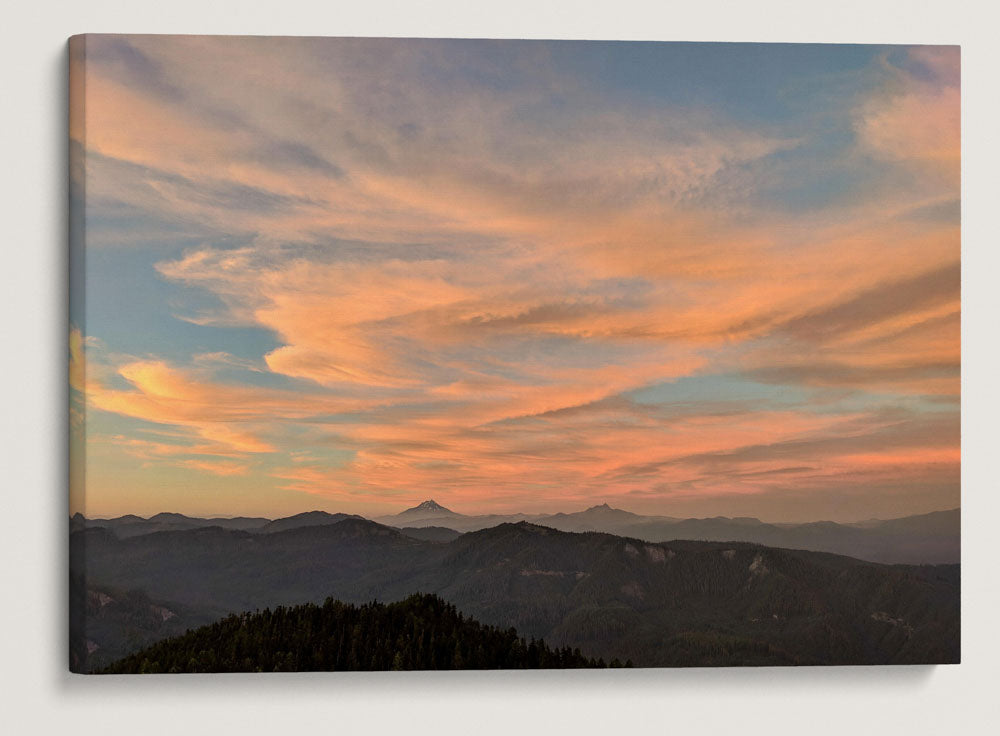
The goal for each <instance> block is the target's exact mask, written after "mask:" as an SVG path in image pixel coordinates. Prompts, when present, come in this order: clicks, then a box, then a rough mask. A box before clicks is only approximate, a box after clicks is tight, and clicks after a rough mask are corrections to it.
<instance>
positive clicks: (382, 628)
mask: <svg viewBox="0 0 1000 736" xmlns="http://www.w3.org/2000/svg"><path fill="white" fill-rule="evenodd" d="M605 666H606V664H605V663H604V661H603V660H594V659H589V658H587V657H584V656H582V655H581V654H580V650H578V649H577V650H575V651H574V650H571V649H570V648H569V647H563V648H562V649H550V648H549V647H548V646H546V645H545V643H544V642H542V641H530V642H528V641H525V640H524V639H522V638H520V637H519V636H518V634H517V631H516V630H514V629H512V628H511V629H500V628H497V627H494V626H485V625H483V624H481V623H479V622H478V621H475V620H474V619H471V618H466V617H464V616H463V615H462V614H461V613H459V612H458V611H457V610H456V608H455V606H453V605H451V604H449V603H447V602H445V601H443V600H442V599H440V598H438V597H437V596H435V595H422V594H417V595H412V596H410V597H409V598H407V599H406V600H403V601H399V602H397V603H389V604H383V603H368V604H365V605H361V606H356V605H350V604H345V603H341V602H340V601H335V600H333V599H332V598H328V599H327V600H326V602H325V603H323V605H321V606H317V605H314V604H311V603H310V604H305V605H301V606H293V607H290V608H286V607H284V606H279V607H278V608H276V609H274V610H273V611H272V610H270V609H267V610H264V611H257V612H255V613H243V614H237V615H233V616H228V617H226V618H224V619H222V620H221V621H218V622H216V623H214V624H211V625H209V626H203V627H201V628H199V629H196V630H194V631H188V632H187V633H186V634H184V635H183V636H179V637H175V638H172V639H167V640H165V641H162V642H160V643H158V644H155V645H154V646H151V647H149V648H148V649H144V650H142V651H140V652H137V653H135V654H132V655H130V656H128V657H125V658H124V659H121V660H119V661H118V662H115V663H114V664H112V665H110V666H109V667H107V668H106V669H104V670H101V671H102V672H103V673H106V674H127V673H154V672H301V671H304V670H310V671H340V670H451V669H538V668H579V667H605ZM611 666H613V667H614V666H620V664H619V662H617V661H613V662H612V664H611Z"/></svg>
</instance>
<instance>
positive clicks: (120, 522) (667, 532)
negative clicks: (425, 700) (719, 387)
mask: <svg viewBox="0 0 1000 736" xmlns="http://www.w3.org/2000/svg"><path fill="white" fill-rule="evenodd" d="M348 518H354V519H361V518H363V517H361V516H358V515H353V514H331V513H327V512H325V511H309V512H306V513H303V514H297V515H295V516H290V517H287V518H282V519H275V520H273V521H272V520H271V519H265V518H251V517H238V518H231V519H223V518H218V519H204V518H195V517H188V516H183V515H181V514H174V513H162V514H157V515H156V516H153V517H150V518H149V519H143V518H142V517H139V516H134V515H128V516H121V517H118V518H114V519H86V518H84V517H83V516H82V515H80V514H77V515H75V516H74V517H72V519H71V520H70V523H71V529H82V528H85V527H87V528H89V527H97V526H100V527H105V528H108V529H111V530H112V531H114V533H115V535H116V536H118V537H119V538H126V537H133V536H139V535H142V534H150V533H153V532H159V531H183V530H189V529H198V528H207V527H212V526H216V527H221V528H224V529H233V530H242V531H247V532H252V533H260V534H270V533H274V532H277V531H285V530H289V529H295V528H300V527H308V526H323V525H328V524H334V523H337V522H339V521H342V520H344V519H348ZM373 521H376V522H377V523H380V524H382V525H384V526H389V527H392V528H396V529H400V530H401V531H402V532H403V533H404V534H405V535H407V536H411V537H414V538H418V539H424V540H432V541H450V540H451V539H454V538H456V537H458V536H459V535H460V534H463V533H467V532H472V531H479V530H482V529H487V528H490V527H495V526H497V525H499V524H505V523H517V522H522V521H526V522H530V523H532V524H537V525H540V526H546V527H550V528H552V529H558V530H560V531H568V532H588V531H596V532H605V533H608V534H615V535H619V536H628V537H634V538H636V539H641V540H643V541H646V542H666V541H672V540H675V539H689V540H703V541H738V542H752V543H756V544H764V545H768V546H773V547H786V548H791V549H804V550H812V551H817V552H832V553H835V554H846V555H850V556H852V557H857V558H860V559H864V560H869V561H872V562H884V563H900V564H938V563H957V562H959V560H960V556H961V543H960V537H961V512H960V510H959V509H952V510H949V511H936V512H932V513H929V514H921V515H918V516H907V517H903V518H898V519H889V520H877V519H873V520H868V521H863V522H857V523H853V524H844V523H835V522H832V521H816V522H809V523H801V524H788V523H767V522H763V521H760V520H759V519H756V518H750V517H737V518H729V517H724V516H717V517H712V518H701V519H696V518H689V519H682V518H675V517H670V516H644V515H640V514H634V513H632V512H629V511H624V510H622V509H616V508H612V507H610V506H608V505H607V504H601V505H599V506H592V507H590V508H588V509H586V510H584V511H578V512H571V513H555V514H535V515H529V514H508V515H498V514H489V515H465V514H460V513H456V512H455V511H452V510H450V509H447V508H445V507H444V506H441V505H440V504H438V503H436V502H435V501H433V500H429V501H424V502H423V503H421V504H419V505H418V506H415V507H413V508H410V509H406V510H405V511H402V512H400V513H398V514H394V515H389V516H381V517H375V518H374V519H373Z"/></svg>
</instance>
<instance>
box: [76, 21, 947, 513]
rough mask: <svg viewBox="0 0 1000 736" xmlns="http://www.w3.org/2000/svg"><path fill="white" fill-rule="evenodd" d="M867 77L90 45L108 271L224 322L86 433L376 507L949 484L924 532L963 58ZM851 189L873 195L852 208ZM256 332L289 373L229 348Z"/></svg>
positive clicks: (140, 382)
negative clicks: (689, 74) (747, 99)
mask: <svg viewBox="0 0 1000 736" xmlns="http://www.w3.org/2000/svg"><path fill="white" fill-rule="evenodd" d="M627 46H628V45H623V46H622V47H619V48H618V49H617V50H615V52H614V53H621V54H625V55H627V54H628V53H629V52H628V49H627ZM844 53H845V55H846V54H849V53H857V51H856V50H855V51H850V50H846V49H845V51H844ZM870 56H871V58H870V60H869V61H868V63H866V64H854V65H853V66H851V65H850V64H845V71H843V76H844V80H847V81H842V82H841V83H840V85H839V86H837V87H831V92H830V95H831V99H830V100H828V101H826V102H825V103H824V106H823V107H822V109H816V110H812V109H809V110H805V111H803V110H802V109H799V108H797V107H796V105H797V104H799V105H800V106H801V105H802V104H804V103H802V102H801V101H800V100H798V98H796V95H797V94H799V95H802V94H804V93H803V92H802V90H806V89H808V88H809V82H810V80H809V79H800V78H798V77H795V74H796V71H795V70H794V69H792V68H789V69H787V70H786V71H784V72H782V74H778V75H777V76H776V78H775V80H774V82H775V89H781V90H784V92H782V93H781V94H775V96H774V99H773V100H772V101H771V102H770V104H771V107H772V109H769V110H767V111H766V113H767V114H762V113H761V112H760V110H759V109H757V108H753V110H752V112H748V111H747V110H746V109H744V108H741V107H739V105H737V104H736V103H732V104H720V103H718V102H717V100H718V99H719V98H720V96H714V95H711V94H707V92H709V91H711V90H709V89H708V88H706V89H705V90H703V91H702V92H701V93H700V92H699V90H698V89H695V90H693V91H692V90H689V89H685V88H684V87H683V84H682V83H681V82H678V81H672V82H669V84H668V82H666V81H662V82H661V81H657V79H656V78H654V77H655V75H654V76H650V75H652V74H653V72H652V71H650V70H646V71H632V72H629V74H632V75H638V77H642V78H635V79H633V78H632V77H629V78H628V79H629V80H630V83H628V84H623V83H621V80H620V79H616V80H615V81H616V84H611V83H610V80H609V79H603V78H601V77H600V76H599V75H595V72H593V70H590V71H588V72H587V73H584V72H583V71H582V70H583V69H585V68H588V69H589V67H586V65H585V64H579V63H569V62H568V61H567V59H572V58H574V57H573V56H572V53H570V52H569V47H563V46H558V45H551V44H548V45H547V44H533V43H519V44H504V43H493V42H477V43H470V42H432V41H426V42H424V41H406V42H400V41H396V42H393V41H388V40H372V39H337V40H327V41H323V40H317V39H221V38H216V39H199V38H188V37H142V36H136V37H127V38H120V37H119V38H110V37H94V38H93V40H92V41H88V51H87V58H88V66H87V78H86V80H87V89H88V97H87V99H88V105H87V110H86V135H85V136H84V134H83V132H82V131H75V132H74V135H75V136H76V137H77V140H78V142H79V144H80V145H81V146H84V147H85V153H83V154H81V155H82V156H84V157H85V158H86V162H87V165H86V171H87V181H86V184H87V186H86V192H87V197H88V201H89V202H90V204H91V205H92V209H93V213H94V216H93V218H92V222H93V223H94V230H93V233H94V235H95V237H94V241H93V247H94V248H95V249H101V248H105V249H108V250H113V249H115V248H117V249H120V250H121V251H123V252H127V251H128V250H129V249H130V248H133V249H138V248H160V249H162V250H163V255H162V256H157V257H151V258H150V259H149V263H150V264H155V265H151V266H150V267H149V269H148V276H147V278H149V279H150V280H151V283H155V285H156V287H157V288H158V289H162V288H170V289H175V290H178V291H176V292H173V293H175V294H179V295H191V294H200V295H208V296H210V297H211V301H210V302H209V306H205V302H204V301H199V302H198V304H197V306H196V307H192V308H184V307H177V306H172V307H171V308H172V310H173V312H174V313H175V315H176V316H177V317H178V318H179V319H181V320H184V323H185V324H186V325H188V326H189V328H190V329H191V330H193V331H194V332H192V333H191V334H197V335H198V336H199V337H198V339H197V340H195V339H194V338H190V340H191V345H192V347H191V349H190V350H189V351H188V354H187V355H186V356H185V355H182V356H179V357H178V356H177V355H173V357H171V358H170V359H167V358H164V357H163V356H157V355H146V356H142V357H138V358H137V357H135V356H134V355H131V354H130V353H129V347H128V346H127V345H123V346H116V349H117V350H119V351H120V353H121V355H122V356H123V357H121V358H117V359H114V360H110V361H109V362H108V364H107V365H105V366H103V368H102V369H101V371H98V373H99V374H100V375H98V374H95V378H94V381H93V383H91V384H89V385H88V391H87V393H88V399H89V401H90V403H91V406H93V407H94V408H96V409H98V410H100V411H101V412H104V413H105V414H107V415H114V416H117V417H121V418H125V419H128V420H130V421H139V422H145V423H152V424H154V425H157V426H160V427H168V428H173V429H174V430H176V431H177V432H179V433H180V434H181V438H170V439H169V440H168V441H166V442H164V443H161V444H163V445H164V447H166V448H167V449H163V448H161V450H160V451H156V450H154V449H152V448H151V447H145V449H142V452H145V453H146V454H147V455H148V456H149V457H151V458H154V461H155V458H156V457H161V458H166V457H169V458H170V462H182V463H184V464H185V465H186V467H188V469H190V470H192V471H201V472H204V473H208V474H209V475H216V476H225V475H234V476H238V475H241V474H243V473H250V474H252V473H254V472H257V471H255V470H253V469H252V467H251V465H252V464H251V463H250V462H249V460H250V459H251V458H257V459H260V460H261V462H263V463H264V465H265V466H266V468H265V469H264V470H263V471H261V472H263V473H264V474H265V475H266V477H267V478H269V479H271V481H273V482H274V484H275V486H274V487H275V491H276V493H287V492H293V493H298V492H301V493H308V494H312V497H313V498H315V497H317V496H318V497H325V498H329V499H331V502H333V500H337V501H338V502H344V503H349V504H354V506H353V507H354V508H362V507H366V504H367V507H371V508H375V507H378V505H379V504H380V503H382V502H383V501H388V500H391V501H393V502H394V501H395V499H407V500H412V499H419V498H420V497H422V496H424V495H428V494H433V495H434V496H435V497H436V498H439V500H442V501H450V502H452V503H455V504H458V505H470V506H480V507H487V506H488V507H491V508H497V509H501V508H512V507H514V506H516V505H517V504H519V503H527V504H529V505H532V504H534V505H539V504H542V505H545V504H547V505H548V506H549V507H554V506H558V505H560V503H561V502H562V501H564V500H567V499H569V500H573V501H576V500H580V501H587V500H597V499H604V498H622V499H631V500H632V502H634V503H639V504H646V505H647V508H651V509H652V508H657V507H656V503H657V499H660V500H662V501H663V502H667V501H670V500H671V499H676V498H678V495H677V494H678V492H679V489H688V490H687V491H685V493H687V492H690V493H697V494H701V496H702V497H703V498H705V499H709V498H721V497H727V496H734V495H749V496H753V495H758V496H762V497H763V496H767V497H769V498H771V497H774V498H777V497H779V496H781V495H782V494H784V493H787V492H790V490H789V489H792V488H793V487H799V488H806V487H809V488H815V489H817V490H816V493H817V494H822V493H824V492H826V493H828V494H830V497H833V496H836V495H837V494H841V495H843V493H845V491H844V490H843V488H844V486H842V485H837V483H840V482H841V480H843V479H844V478H847V477H849V476H850V475H851V474H852V473H854V474H855V476H856V477H857V478H859V479H862V480H861V481H859V482H865V483H871V487H872V488H875V487H882V486H880V485H879V484H880V483H881V484H883V485H884V483H885V482H886V479H890V480H891V478H892V477H893V476H892V473H896V475H895V476H894V477H895V478H896V479H897V480H898V479H899V478H903V477H908V478H909V477H916V474H917V469H920V468H923V469H924V471H927V472H931V470H928V469H929V468H932V466H933V468H936V469H938V470H940V472H938V470H934V472H933V473H932V475H933V476H934V477H935V478H939V479H940V480H941V482H940V490H939V492H938V493H937V495H936V496H934V495H933V493H931V492H930V491H928V494H930V495H928V496H927V497H926V498H924V500H922V501H921V503H925V504H928V503H930V502H929V501H927V500H926V499H928V498H932V497H933V498H936V499H937V503H938V505H940V504H942V503H946V502H945V501H944V500H943V499H955V498H957V486H956V485H955V484H954V483H953V482H951V480H949V479H950V478H952V477H953V476H954V472H953V471H954V469H955V468H957V464H958V462H959V459H958V446H959V440H958V431H957V425H955V424H954V422H951V423H949V422H948V421H943V420H941V416H942V412H944V413H945V414H948V416H950V417H952V418H953V417H954V416H955V415H954V411H955V409H954V407H953V404H948V403H941V402H942V400H947V399H953V398H954V396H955V395H956V394H957V392H958V389H959V380H958V368H959V365H960V343H959V315H960V269H959V266H958V255H959V230H958V222H957V217H956V216H955V212H954V208H953V207H951V204H950V203H953V202H955V201H956V199H957V195H958V192H957V174H958V161H959V159H958V151H959V141H958V136H957V120H958V89H959V88H958V69H957V50H956V49H950V48H930V49H928V48H912V49H897V50H890V49H887V50H883V51H882V52H880V53H874V52H872V53H871V54H870ZM845 58H846V56H845ZM75 61H76V62H77V63H78V61H79V60H75ZM852 63H853V62H852ZM206 70H211V71H212V73H211V74H206ZM771 73H773V72H771ZM725 74H726V71H725V70H718V75H717V78H718V79H722V78H725ZM782 75H787V78H786V77H784V76H782ZM668 76H669V75H668ZM647 77H648V78H647ZM222 78H224V79H226V84H225V85H220V84H219V82H218V80H219V79H222ZM852 80H853V81H852ZM792 82H794V83H792ZM849 82H850V83H849ZM716 83H717V82H705V84H716ZM852 84H853V86H852ZM670 85H674V86H675V87H676V88H674V87H671V86H670ZM796 90H798V92H796ZM845 90H846V91H845ZM810 94H811V93H810ZM834 98H836V99H834ZM802 99H805V98H804V97H803V98H802ZM815 99H816V98H815V97H809V100H810V101H811V103H815ZM831 141H833V142H832V143H831ZM789 161H791V162H793V163H789ZM802 161H806V162H811V164H810V166H804V165H803V164H802V163H801V162H802ZM794 162H799V163H794ZM833 163H835V164H836V168H837V170H838V171H840V172H843V171H846V172H848V173H849V174H850V177H853V178H851V179H850V181H852V182H854V184H855V185H856V188H857V191H863V192H864V193H865V194H864V196H863V197H861V196H854V197H851V196H840V197H833V196H832V195H828V194H827V190H826V188H825V187H826V182H825V181H824V176H823V171H822V170H823V168H824V166H825V165H826V164H831V169H832V168H833V166H832V164H833ZM792 169H794V174H795V175H794V177H791V178H789V171H791V170H792ZM792 181H794V183H795V186H799V187H804V188H807V189H809V190H810V192H809V195H810V199H809V201H810V202H814V203H815V202H819V203H820V204H813V205H811V206H809V207H803V206H799V205H797V204H796V202H797V201H798V200H796V199H795V197H792V196H790V195H782V194H775V192H782V191H787V190H788V187H789V186H791V184H790V182H792ZM824 197H826V199H824ZM823 202H827V204H826V205H823V204H822V203H823ZM914 213H922V214H919V216H917V215H915V214H914ZM154 232H155V237H154V236H153V235H152V233H154ZM154 241H155V244H154ZM120 257H121V258H123V259H124V258H127V256H126V255H121V256H120ZM182 301H183V300H182V299H181V298H179V297H178V298H177V299H176V300H175V301H174V305H176V304H179V303H182ZM88 329H91V328H90V327H88ZM93 329H94V330H95V332H94V334H99V330H100V326H99V325H94V326H93ZM198 330H200V331H201V332H198ZM240 330H244V331H251V330H255V331H261V332H264V333H266V334H268V335H269V336H271V337H272V338H273V342H274V343H275V344H274V345H272V346H271V347H268V348H266V349H263V350H257V351H253V350H250V349H245V350H243V352H242V353H241V354H239V355H237V354H235V352H230V351H229V350H222V349H217V347H218V346H216V345H213V343H212V341H211V339H210V337H208V336H210V335H212V334H221V333H222V332H224V331H229V332H227V334H231V335H235V334H242V333H238V331H240ZM213 331H215V332H213ZM236 352H239V351H236ZM126 355H127V356H128V357H124V356H126ZM699 379H706V380H709V381H713V382H714V384H713V385H716V386H717V387H718V388H719V390H725V387H727V386H729V387H735V388H734V389H733V390H737V389H738V392H742V393H740V395H738V396H735V397H732V398H730V399H728V400H727V399H723V398H721V397H719V396H707V395H699V396H696V397H687V396H685V392H686V391H687V390H689V389H688V387H689V386H691V385H694V384H696V383H697V381H698V380H699ZM650 387H660V388H657V390H656V392H655V393H656V394H657V397H658V398H657V400H656V401H654V402H642V401H638V400H636V399H635V396H634V394H635V392H637V391H639V390H644V389H649V388H650ZM770 387H781V389H782V390H783V392H784V395H785V397H786V398H784V399H781V400H778V399H776V398H775V395H774V394H773V393H769V390H770ZM935 402H937V403H935ZM887 406H889V407H892V406H906V407H908V411H912V412H913V413H914V415H913V417H912V418H911V420H908V421H911V422H913V423H916V424H917V425H920V426H924V425H922V424H921V422H925V423H926V424H927V426H931V425H933V426H935V427H936V430H935V432H934V433H931V434H930V435H928V437H929V438H930V439H929V441H928V444H926V445H915V444H914V443H913V442H912V437H911V436H910V435H909V434H907V433H906V432H904V431H903V427H902V426H901V425H899V426H897V425H892V426H889V427H888V428H884V427H883V425H882V424H881V422H882V421H883V419H882V418H883V412H884V410H885V408H886V407H887ZM914 407H916V408H914ZM855 421H856V422H860V423H861V424H862V425H863V426H864V427H866V428H865V429H864V430H863V431H861V432H860V434H858V435H850V434H845V432H848V429H846V427H849V426H854V425H849V422H855ZM939 421H940V423H939V424H934V423H935V422H939ZM893 426H895V428H893ZM851 431H853V430H851ZM865 432H867V433H868V434H865ZM858 437H869V440H871V441H874V440H872V438H873V437H877V439H878V442H877V443H876V446H875V447H874V449H872V448H871V447H870V448H868V449H866V450H865V451H864V452H862V451H861V449H862V448H861V447H860V445H861V444H863V443H864V441H863V439H858ZM852 443H854V444H852ZM121 447H122V449H123V451H127V448H128V445H127V444H122V445H121ZM137 447H138V445H132V451H133V452H136V451H138V450H137V449H136V448H137ZM178 447H180V448H183V449H181V450H176V449H170V448H178ZM752 447H767V448H771V449H770V450H769V452H770V453H771V454H770V455H768V456H767V457H764V456H762V457H761V458H759V459H752V458H750V456H749V455H748V453H750V451H749V450H748V449H747V448H752ZM792 450H795V451H794V452H792ZM302 452H307V453H308V455H301V454H300V455H294V454H293V453H302ZM761 452H763V450H762V451H761ZM184 453H187V454H188V455H190V457H187V458H185V457H184ZM873 453H874V454H873ZM879 453H880V457H882V458H883V460H884V462H878V461H877V457H876V456H875V455H878V454H879ZM750 454H752V453H750ZM213 456H217V457H218V458H220V459H215V460H213V459H212V457H213ZM303 457H308V458H309V459H308V460H303ZM685 458H687V459H686V460H685ZM699 458H700V459H699ZM725 458H730V460H729V461H727V460H725ZM693 459H699V460H698V461H697V462H695V460H693ZM147 460H148V458H147ZM730 461H731V462H730ZM727 463H728V465H727ZM254 467H255V466H254ZM893 468H895V469H896V470H892V469H893ZM641 469H646V470H644V471H642V472H640V470H641ZM920 472H923V471H920ZM833 478H837V479H840V480H837V481H834V480H831V479H833ZM864 479H868V480H864ZM823 488H827V491H823ZM922 498H923V497H922ZM762 503H763V505H762V508H773V506H767V504H766V503H765V502H762ZM947 503H951V501H947ZM803 504H805V505H806V506H808V502H807V501H803ZM862 515H863V514H862Z"/></svg>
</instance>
